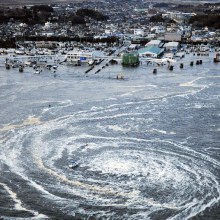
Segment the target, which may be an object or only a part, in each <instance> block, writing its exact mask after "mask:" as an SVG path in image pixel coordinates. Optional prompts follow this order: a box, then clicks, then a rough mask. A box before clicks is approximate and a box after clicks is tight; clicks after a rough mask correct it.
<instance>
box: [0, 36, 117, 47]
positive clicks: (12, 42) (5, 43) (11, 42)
mask: <svg viewBox="0 0 220 220" xmlns="http://www.w3.org/2000/svg"><path fill="white" fill-rule="evenodd" d="M22 40H23V39H22V38H21V39H19V38H16V39H15V38H9V39H7V40H1V39H0V48H6V49H7V48H15V47H16V41H22ZM25 41H34V42H36V41H56V42H57V41H59V42H70V41H75V42H82V43H83V42H89V43H107V44H112V43H115V42H118V38H117V37H108V38H101V39H99V38H96V39H94V38H93V37H79V36H76V37H56V36H54V37H44V36H41V37H39V36H37V37H34V36H31V37H25Z"/></svg>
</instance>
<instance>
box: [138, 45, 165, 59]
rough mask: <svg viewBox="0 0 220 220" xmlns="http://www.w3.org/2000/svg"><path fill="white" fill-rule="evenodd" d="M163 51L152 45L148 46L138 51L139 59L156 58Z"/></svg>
mask: <svg viewBox="0 0 220 220" xmlns="http://www.w3.org/2000/svg"><path fill="white" fill-rule="evenodd" d="M163 51H164V49H163V48H159V47H157V46H154V45H150V46H148V47H145V48H142V49H139V50H138V54H139V56H140V57H153V58H157V57H159V56H160V55H161V54H162V53H163Z"/></svg>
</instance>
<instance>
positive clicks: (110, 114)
mask: <svg viewBox="0 0 220 220" xmlns="http://www.w3.org/2000/svg"><path fill="white" fill-rule="evenodd" d="M80 68H81V69H77V68H75V67H70V66H60V67H59V71H58V72H57V77H54V76H53V75H52V74H51V73H49V72H46V71H45V72H43V73H42V74H41V75H35V74H33V70H31V69H28V68H27V69H25V72H24V73H23V74H20V73H18V71H17V70H9V71H6V70H5V69H4V66H3V64H1V66H0V77H1V82H0V106H1V112H0V123H1V128H0V131H1V136H0V138H1V139H0V144H1V151H0V171H1V176H0V195H1V196H0V216H1V217H2V218H3V219H14V218H27V219H30V218H33V219H46V218H51V219H190V218H195V219H219V218H220V213H219V208H220V203H219V199H220V147H219V146H220V144H219V137H220V127H219V125H220V111H219V110H220V104H219V103H220V102H219V101H220V95H219V94H220V93H219V92H220V88H219V85H220V76H219V69H220V66H219V65H218V64H213V63H212V62H211V59H209V58H206V60H205V61H204V63H203V65H200V66H197V67H193V68H192V67H189V66H186V67H185V68H184V69H183V70H180V69H179V68H178V67H177V66H176V67H175V70H174V72H168V71H167V68H166V67H160V68H158V75H156V76H155V75H152V68H154V67H145V66H140V67H138V68H137V69H129V68H128V69H126V68H124V69H123V68H122V67H120V66H112V67H111V68H109V69H106V70H103V71H102V72H101V73H100V74H97V75H92V74H88V75H87V76H85V75H84V73H83V70H84V69H83V68H85V67H80ZM80 71H81V72H80ZM121 71H123V72H124V73H125V75H126V80H124V81H117V80H115V79H113V78H115V76H116V74H117V73H118V72H121ZM109 76H110V79H109ZM70 159H76V160H79V161H80V166H79V167H77V168H76V169H74V170H70V169H69V168H68V163H69V162H68V161H69V160H70Z"/></svg>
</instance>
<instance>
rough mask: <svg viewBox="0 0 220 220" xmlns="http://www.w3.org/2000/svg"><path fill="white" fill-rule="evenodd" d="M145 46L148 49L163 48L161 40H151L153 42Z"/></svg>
mask: <svg viewBox="0 0 220 220" xmlns="http://www.w3.org/2000/svg"><path fill="white" fill-rule="evenodd" d="M145 46H146V47H148V46H156V47H161V46H163V43H162V42H161V41H160V40H151V41H150V42H148V43H147V44H146V45H145Z"/></svg>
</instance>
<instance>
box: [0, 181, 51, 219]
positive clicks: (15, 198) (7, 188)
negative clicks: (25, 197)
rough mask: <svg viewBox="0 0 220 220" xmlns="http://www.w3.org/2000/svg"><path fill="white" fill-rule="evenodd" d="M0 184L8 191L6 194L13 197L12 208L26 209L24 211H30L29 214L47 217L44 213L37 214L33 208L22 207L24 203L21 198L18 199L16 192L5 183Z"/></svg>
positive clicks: (36, 216)
mask: <svg viewBox="0 0 220 220" xmlns="http://www.w3.org/2000/svg"><path fill="white" fill-rule="evenodd" d="M0 185H1V186H3V188H4V189H5V190H6V191H7V192H8V194H9V195H10V197H11V198H12V199H13V201H14V203H15V205H14V208H15V209H16V210H18V211H26V212H30V213H31V214H33V215H34V216H35V218H47V216H46V215H43V214H39V213H38V212H37V211H34V210H30V209H26V208H25V207H24V205H23V204H22V202H21V200H19V199H18V197H17V194H16V193H15V192H13V191H12V190H11V189H10V188H9V187H8V186H7V185H6V184H4V183H0Z"/></svg>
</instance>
